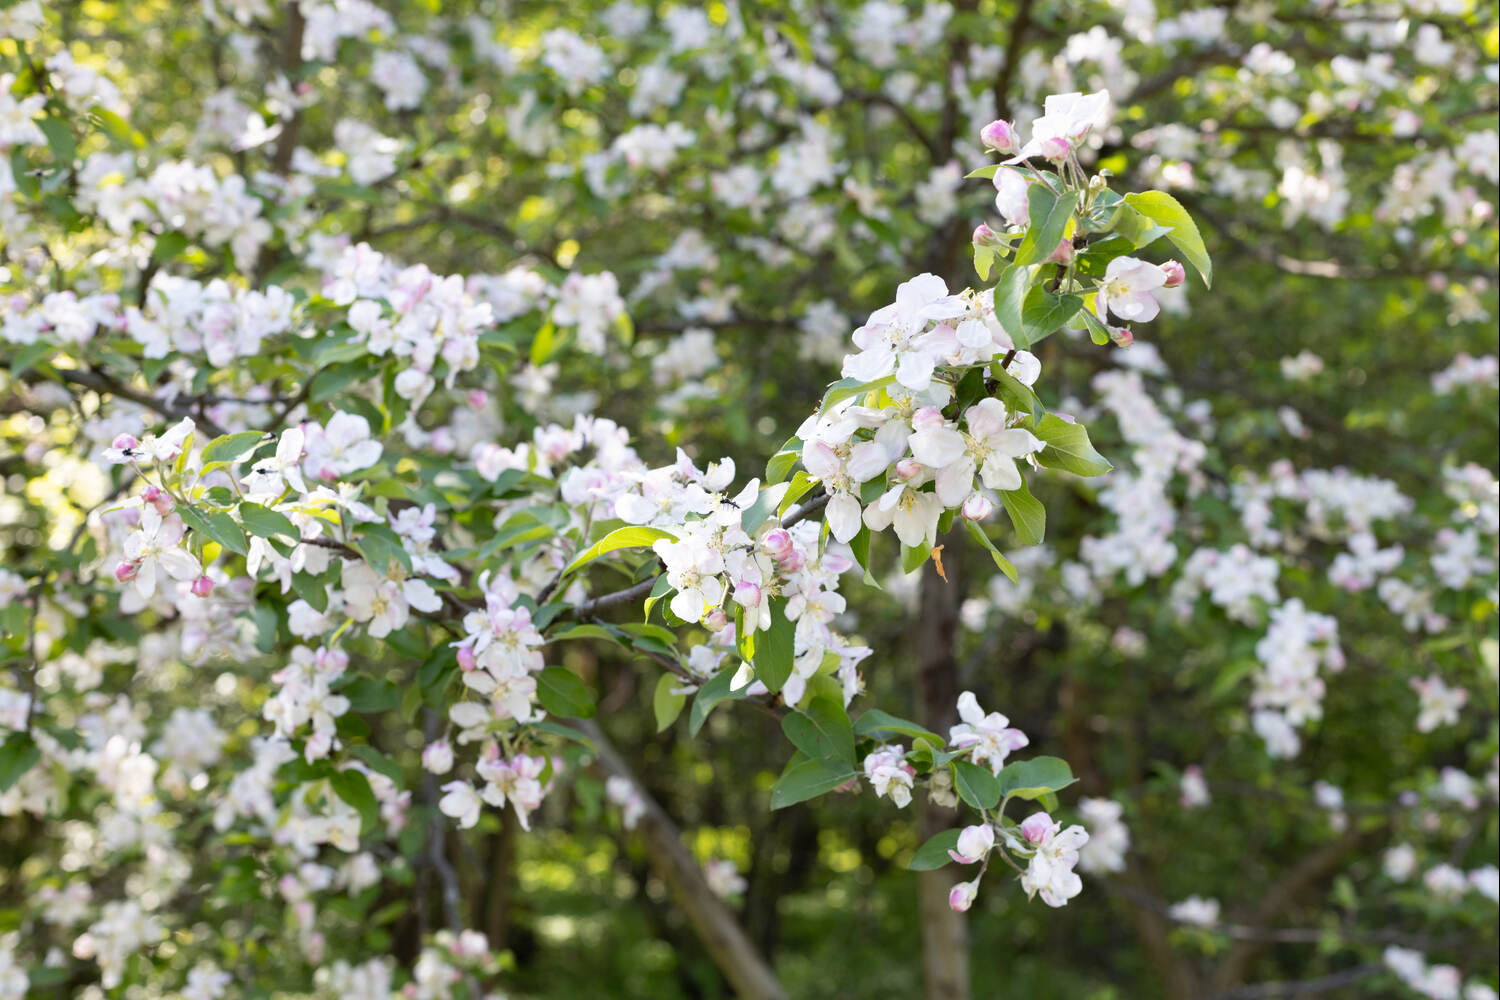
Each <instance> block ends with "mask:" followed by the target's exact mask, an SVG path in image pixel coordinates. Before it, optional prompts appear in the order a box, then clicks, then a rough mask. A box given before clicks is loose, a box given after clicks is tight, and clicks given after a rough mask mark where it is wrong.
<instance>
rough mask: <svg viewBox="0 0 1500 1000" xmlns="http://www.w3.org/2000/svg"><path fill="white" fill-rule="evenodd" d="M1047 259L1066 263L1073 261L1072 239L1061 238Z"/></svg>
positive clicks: (1056, 262) (1055, 262)
mask: <svg viewBox="0 0 1500 1000" xmlns="http://www.w3.org/2000/svg"><path fill="white" fill-rule="evenodd" d="M1047 259H1048V260H1050V261H1051V262H1052V263H1054V264H1063V265H1067V264H1071V263H1073V241H1072V240H1063V241H1062V242H1061V243H1059V244H1058V245H1057V249H1056V250H1054V251H1052V253H1051V255H1050V256H1048V258H1047Z"/></svg>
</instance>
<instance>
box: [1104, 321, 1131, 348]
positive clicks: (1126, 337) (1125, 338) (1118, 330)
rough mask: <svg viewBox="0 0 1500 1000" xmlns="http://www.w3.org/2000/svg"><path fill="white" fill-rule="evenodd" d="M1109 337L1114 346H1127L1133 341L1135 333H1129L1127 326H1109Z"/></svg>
mask: <svg viewBox="0 0 1500 1000" xmlns="http://www.w3.org/2000/svg"><path fill="white" fill-rule="evenodd" d="M1109 339H1110V340H1112V341H1114V345H1115V346H1116V347H1129V346H1130V345H1131V344H1133V343H1135V334H1133V333H1131V332H1130V330H1129V328H1128V327H1123V326H1121V327H1113V326H1112V327H1110V328H1109Z"/></svg>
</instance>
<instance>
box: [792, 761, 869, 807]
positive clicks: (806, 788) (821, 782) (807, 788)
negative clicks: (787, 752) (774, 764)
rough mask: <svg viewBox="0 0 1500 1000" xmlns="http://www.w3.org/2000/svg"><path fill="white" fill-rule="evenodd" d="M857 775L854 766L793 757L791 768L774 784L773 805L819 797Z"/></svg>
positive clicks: (793, 803)
mask: <svg viewBox="0 0 1500 1000" xmlns="http://www.w3.org/2000/svg"><path fill="white" fill-rule="evenodd" d="M853 777H855V773H854V771H853V769H852V768H845V769H843V770H837V769H834V768H831V767H830V766H829V765H828V764H825V763H824V762H823V761H821V760H799V759H798V758H797V757H793V758H792V761H791V763H790V764H788V765H787V769H786V770H785V771H783V772H782V773H781V777H780V778H777V779H776V784H774V785H772V786H771V808H772V809H785V808H786V807H787V806H791V805H796V804H797V803H798V802H806V801H807V800H808V799H812V798H817V797H818V796H819V795H823V794H825V793H827V792H831V791H833V790H834V789H835V788H837V787H839V786H840V785H842V784H843V783H844V782H846V781H848V780H849V779H850V778H853Z"/></svg>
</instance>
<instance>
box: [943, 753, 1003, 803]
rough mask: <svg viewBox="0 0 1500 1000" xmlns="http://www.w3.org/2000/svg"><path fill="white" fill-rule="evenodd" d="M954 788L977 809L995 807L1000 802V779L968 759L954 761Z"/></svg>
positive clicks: (959, 795) (960, 796)
mask: <svg viewBox="0 0 1500 1000" xmlns="http://www.w3.org/2000/svg"><path fill="white" fill-rule="evenodd" d="M953 788H954V790H955V791H957V792H958V797H959V798H961V799H963V800H964V801H965V802H967V803H968V804H969V805H971V806H973V807H974V808H975V809H993V808H995V807H996V806H998V805H999V804H1000V794H1001V793H1000V779H999V778H996V777H995V776H994V775H993V774H991V773H990V772H989V771H988V770H986V769H985V768H982V767H980V766H979V765H977V764H971V763H969V762H968V761H966V760H956V761H954V762H953Z"/></svg>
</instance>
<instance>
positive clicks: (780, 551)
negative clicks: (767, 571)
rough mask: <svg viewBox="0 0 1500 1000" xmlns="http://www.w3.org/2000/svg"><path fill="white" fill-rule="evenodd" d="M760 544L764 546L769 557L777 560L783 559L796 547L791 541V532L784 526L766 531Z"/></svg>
mask: <svg viewBox="0 0 1500 1000" xmlns="http://www.w3.org/2000/svg"><path fill="white" fill-rule="evenodd" d="M760 544H761V545H762V546H764V548H765V550H766V552H767V553H769V554H770V556H771V558H772V559H775V560H777V561H780V560H782V559H785V558H786V557H787V556H788V555H790V554H791V553H792V551H793V550H795V549H796V547H797V546H796V544H795V543H793V541H792V533H791V532H790V531H787V530H786V529H785V528H772V529H771V530H770V531H768V532H766V536H765V537H764V538H762V539H761V540H760Z"/></svg>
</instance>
